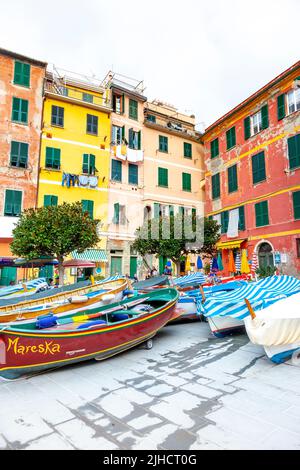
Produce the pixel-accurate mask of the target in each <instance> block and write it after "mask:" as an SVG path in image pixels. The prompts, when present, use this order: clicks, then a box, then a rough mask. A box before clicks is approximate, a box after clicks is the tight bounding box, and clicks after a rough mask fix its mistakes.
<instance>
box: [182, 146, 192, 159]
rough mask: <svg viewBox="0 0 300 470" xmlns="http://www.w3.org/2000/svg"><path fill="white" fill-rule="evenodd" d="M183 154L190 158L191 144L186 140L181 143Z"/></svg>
mask: <svg viewBox="0 0 300 470" xmlns="http://www.w3.org/2000/svg"><path fill="white" fill-rule="evenodd" d="M183 155H184V157H185V158H192V144H189V143H188V142H184V143H183Z"/></svg>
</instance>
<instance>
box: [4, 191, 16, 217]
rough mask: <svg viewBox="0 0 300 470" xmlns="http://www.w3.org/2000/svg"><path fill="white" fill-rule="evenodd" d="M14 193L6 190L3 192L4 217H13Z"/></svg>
mask: <svg viewBox="0 0 300 470" xmlns="http://www.w3.org/2000/svg"><path fill="white" fill-rule="evenodd" d="M13 204H14V191H12V190H11V189H7V190H6V191H5V206H4V215H13Z"/></svg>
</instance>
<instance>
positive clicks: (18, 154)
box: [10, 141, 29, 168]
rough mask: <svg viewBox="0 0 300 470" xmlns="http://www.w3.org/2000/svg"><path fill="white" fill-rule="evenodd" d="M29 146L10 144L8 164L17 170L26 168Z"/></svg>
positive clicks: (17, 143)
mask: <svg viewBox="0 0 300 470" xmlns="http://www.w3.org/2000/svg"><path fill="white" fill-rule="evenodd" d="M28 147H29V145H28V144H26V143H23V142H15V141H12V142H11V148H10V164H11V166H15V167H18V168H27V162H28Z"/></svg>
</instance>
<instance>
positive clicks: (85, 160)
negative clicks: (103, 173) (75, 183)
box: [82, 153, 89, 173]
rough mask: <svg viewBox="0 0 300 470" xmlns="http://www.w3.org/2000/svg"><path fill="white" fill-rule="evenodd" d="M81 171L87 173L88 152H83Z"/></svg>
mask: <svg viewBox="0 0 300 470" xmlns="http://www.w3.org/2000/svg"><path fill="white" fill-rule="evenodd" d="M82 173H89V154H88V153H84V154H83V159H82Z"/></svg>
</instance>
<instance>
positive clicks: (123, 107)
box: [121, 94, 125, 114]
mask: <svg viewBox="0 0 300 470" xmlns="http://www.w3.org/2000/svg"><path fill="white" fill-rule="evenodd" d="M124 113H125V95H124V94H123V95H122V109H121V114H124Z"/></svg>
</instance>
